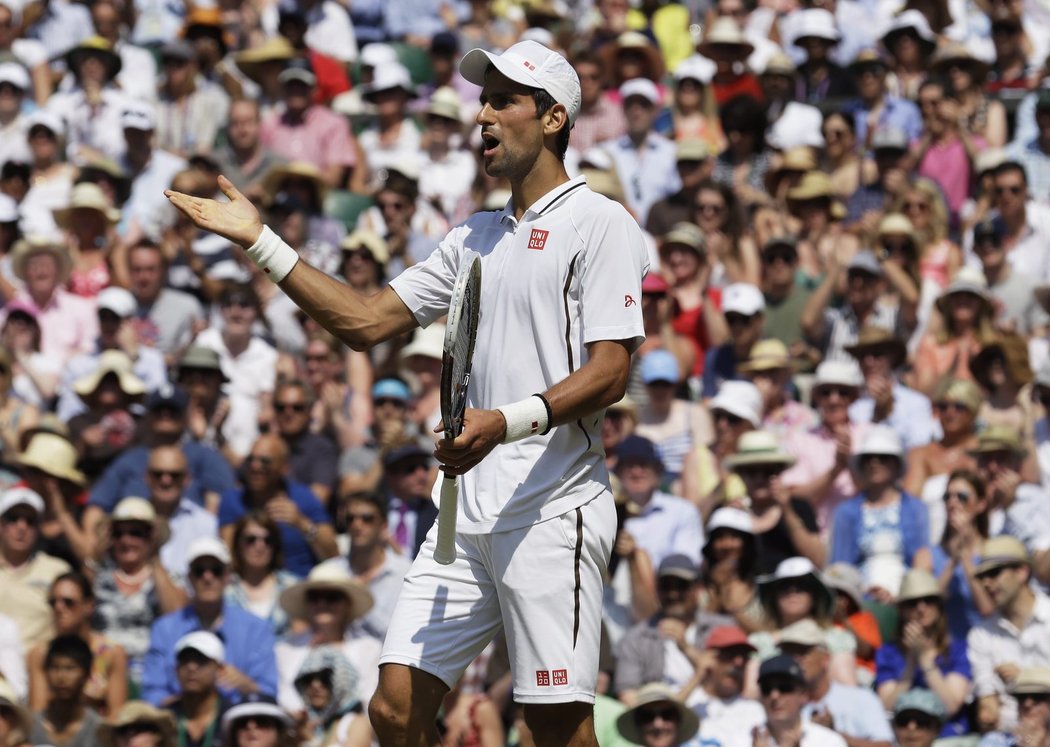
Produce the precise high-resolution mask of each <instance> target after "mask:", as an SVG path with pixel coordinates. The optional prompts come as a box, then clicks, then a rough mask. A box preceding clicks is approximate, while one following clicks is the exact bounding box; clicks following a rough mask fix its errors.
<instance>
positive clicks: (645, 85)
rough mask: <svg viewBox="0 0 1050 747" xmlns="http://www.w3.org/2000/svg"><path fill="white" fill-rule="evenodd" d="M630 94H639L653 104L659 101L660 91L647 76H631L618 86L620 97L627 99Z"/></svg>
mask: <svg viewBox="0 0 1050 747" xmlns="http://www.w3.org/2000/svg"><path fill="white" fill-rule="evenodd" d="M631 96H641V97H642V98H643V99H645V100H646V101H648V102H649V103H650V104H652V105H653V106H656V105H658V104H659V103H660V91H659V89H658V88H657V87H656V84H655V83H653V82H652V81H651V80H649V79H648V78H631V79H630V80H628V81H625V82H624V84H623V85H622V86H620V98H621V99H623V100H624V101H627V99H629V98H630V97H631Z"/></svg>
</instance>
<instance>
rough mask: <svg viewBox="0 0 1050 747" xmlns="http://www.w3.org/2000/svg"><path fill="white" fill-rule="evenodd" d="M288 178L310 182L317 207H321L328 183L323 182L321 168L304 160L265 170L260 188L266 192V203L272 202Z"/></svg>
mask: <svg viewBox="0 0 1050 747" xmlns="http://www.w3.org/2000/svg"><path fill="white" fill-rule="evenodd" d="M288 178H295V179H305V180H307V181H308V182H310V183H311V184H312V185H313V188H314V194H315V195H316V196H317V207H321V205H322V204H323V203H324V198H325V195H326V194H328V184H326V183H325V180H324V177H323V176H322V175H321V170H320V169H318V168H317V167H316V166H314V165H313V164H312V163H307V162H306V161H292V162H290V163H282V164H278V165H277V166H274V167H273V168H271V169H270V170H269V171H267V172H266V176H264V177H263V179H262V188H263V192H265V193H266V201H267V203H270V202H273V200H274V197H276V196H277V193H278V192H280V191H281V184H282V183H283V182H284V180H285V179H288Z"/></svg>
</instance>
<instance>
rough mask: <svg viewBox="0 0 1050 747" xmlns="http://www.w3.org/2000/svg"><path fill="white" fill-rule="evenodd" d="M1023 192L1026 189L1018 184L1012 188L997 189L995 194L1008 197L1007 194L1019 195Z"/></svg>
mask: <svg viewBox="0 0 1050 747" xmlns="http://www.w3.org/2000/svg"><path fill="white" fill-rule="evenodd" d="M1023 191H1024V187H1022V186H1020V185H1018V184H1015V185H1013V186H1010V187H996V188H995V193H996V194H997V195H1007V194H1010V195H1019V194H1021V193H1022V192H1023Z"/></svg>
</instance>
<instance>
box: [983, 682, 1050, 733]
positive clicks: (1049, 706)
mask: <svg viewBox="0 0 1050 747" xmlns="http://www.w3.org/2000/svg"><path fill="white" fill-rule="evenodd" d="M1010 694H1011V695H1013V696H1014V698H1016V699H1017V715H1018V718H1017V726H1016V727H1014V728H1013V729H1012V730H1010V731H1008V732H1003V731H995V732H991V733H990V734H985V735H984V737H982V738H981V741H980V742H979V743H978V744H979V745H980V747H997V746H998V745H1021V744H1043V743H1045V742H1046V738H1047V736H1048V730H1050V727H1048V726H1047V723H1048V722H1050V668H1048V667H1045V666H1035V667H1022V668H1021V670H1020V671H1019V672H1018V674H1017V679H1016V681H1015V682H1014V683H1013V684H1012V685H1011V686H1010Z"/></svg>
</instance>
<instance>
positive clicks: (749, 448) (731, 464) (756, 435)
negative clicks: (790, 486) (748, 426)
mask: <svg viewBox="0 0 1050 747" xmlns="http://www.w3.org/2000/svg"><path fill="white" fill-rule="evenodd" d="M794 463H795V457H793V456H792V455H791V454H788V453H787V452H786V451H782V450H781V448H780V440H779V439H778V438H777V437H776V436H775V435H773V434H772V433H770V432H769V431H748V432H747V433H745V434H744V435H742V436H741V437H740V440H739V441H738V442H737V447H736V453H735V454H730V455H729V456H727V457H726V458H725V459H723V460H722V465H723V466H724V467H725V468H726V469H727V470H731V471H737V470H739V469H740V468H742V467H751V466H755V465H762V464H766V465H776V466H779V467H782V468H783V469H787V468H788V467H790V466H791V465H792V464H794Z"/></svg>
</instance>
